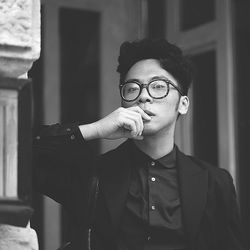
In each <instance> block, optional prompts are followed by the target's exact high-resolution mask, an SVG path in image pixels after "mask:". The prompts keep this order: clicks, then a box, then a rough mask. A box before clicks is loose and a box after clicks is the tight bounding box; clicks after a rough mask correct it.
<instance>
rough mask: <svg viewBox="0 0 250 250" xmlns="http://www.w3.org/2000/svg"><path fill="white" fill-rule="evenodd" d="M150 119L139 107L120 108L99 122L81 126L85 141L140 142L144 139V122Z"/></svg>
mask: <svg viewBox="0 0 250 250" xmlns="http://www.w3.org/2000/svg"><path fill="white" fill-rule="evenodd" d="M150 119H151V117H150V116H149V115H147V114H146V113H145V112H144V111H143V110H142V109H141V108H139V107H130V108H122V107H120V108H118V109H116V110H115V111H113V112H112V113H110V114H109V115H107V116H106V117H104V118H103V119H101V120H99V121H97V122H94V123H91V124H87V125H81V126H80V130H81V132H82V135H83V137H84V138H85V140H91V139H96V138H102V139H119V138H133V139H138V140H140V139H143V137H142V131H143V120H147V121H149V120H150Z"/></svg>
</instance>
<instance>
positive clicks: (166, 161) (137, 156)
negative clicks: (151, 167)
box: [130, 140, 176, 168]
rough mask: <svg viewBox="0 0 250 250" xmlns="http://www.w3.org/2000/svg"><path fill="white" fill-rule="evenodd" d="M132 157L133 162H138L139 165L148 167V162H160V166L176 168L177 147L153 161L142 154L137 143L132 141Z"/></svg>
mask: <svg viewBox="0 0 250 250" xmlns="http://www.w3.org/2000/svg"><path fill="white" fill-rule="evenodd" d="M130 145H131V153H132V154H131V157H132V161H134V162H136V163H137V164H140V165H141V164H143V165H146V164H147V163H148V162H152V161H155V162H158V163H160V165H162V166H163V167H166V168H174V167H175V162H176V145H174V148H173V150H172V151H171V152H170V153H168V154H166V155H164V156H163V157H161V158H159V159H152V158H151V157H150V156H149V155H147V154H145V153H144V152H142V151H141V150H140V149H139V148H138V147H137V146H136V145H135V143H134V142H133V141H132V140H131V143H130Z"/></svg>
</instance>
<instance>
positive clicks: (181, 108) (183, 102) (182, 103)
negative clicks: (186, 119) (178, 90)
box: [178, 95, 189, 115]
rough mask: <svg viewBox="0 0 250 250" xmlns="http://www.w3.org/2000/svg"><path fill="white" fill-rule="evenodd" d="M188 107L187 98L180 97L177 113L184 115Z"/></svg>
mask: <svg viewBox="0 0 250 250" xmlns="http://www.w3.org/2000/svg"><path fill="white" fill-rule="evenodd" d="M188 107H189V98H188V97H187V96H186V95H185V96H181V98H180V101H179V106H178V112H179V113H180V114H181V115H185V114H186V113H187V112H188Z"/></svg>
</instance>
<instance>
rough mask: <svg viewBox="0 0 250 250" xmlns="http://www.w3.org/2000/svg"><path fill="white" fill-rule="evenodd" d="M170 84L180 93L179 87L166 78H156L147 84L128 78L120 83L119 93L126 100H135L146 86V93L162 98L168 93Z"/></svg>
mask: <svg viewBox="0 0 250 250" xmlns="http://www.w3.org/2000/svg"><path fill="white" fill-rule="evenodd" d="M170 86H172V87H173V88H174V89H176V90H177V91H178V92H179V93H180V95H183V94H182V91H181V89H180V88H179V87H178V86H176V85H175V84H173V83H172V82H171V81H169V80H167V79H162V78H157V79H153V80H151V81H150V82H149V83H147V84H143V83H140V82H139V81H136V80H129V81H127V82H125V83H123V84H120V95H121V97H122V99H123V100H124V101H126V102H132V101H135V100H136V99H137V98H138V97H139V96H140V94H141V92H142V89H143V88H146V89H147V91H148V94H149V95H150V96H151V97H152V98H154V99H162V98H164V97H166V96H167V95H168V93H169V90H170Z"/></svg>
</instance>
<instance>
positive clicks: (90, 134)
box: [79, 123, 99, 141]
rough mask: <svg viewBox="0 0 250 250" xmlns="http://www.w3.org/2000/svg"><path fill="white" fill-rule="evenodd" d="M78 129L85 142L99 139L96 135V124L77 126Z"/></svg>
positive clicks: (97, 134)
mask: <svg viewBox="0 0 250 250" xmlns="http://www.w3.org/2000/svg"><path fill="white" fill-rule="evenodd" d="M79 129H80V131H81V134H82V136H83V138H84V139H85V140H86V141H89V140H93V139H98V138H99V133H98V129H97V126H96V123H89V124H84V125H79Z"/></svg>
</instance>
